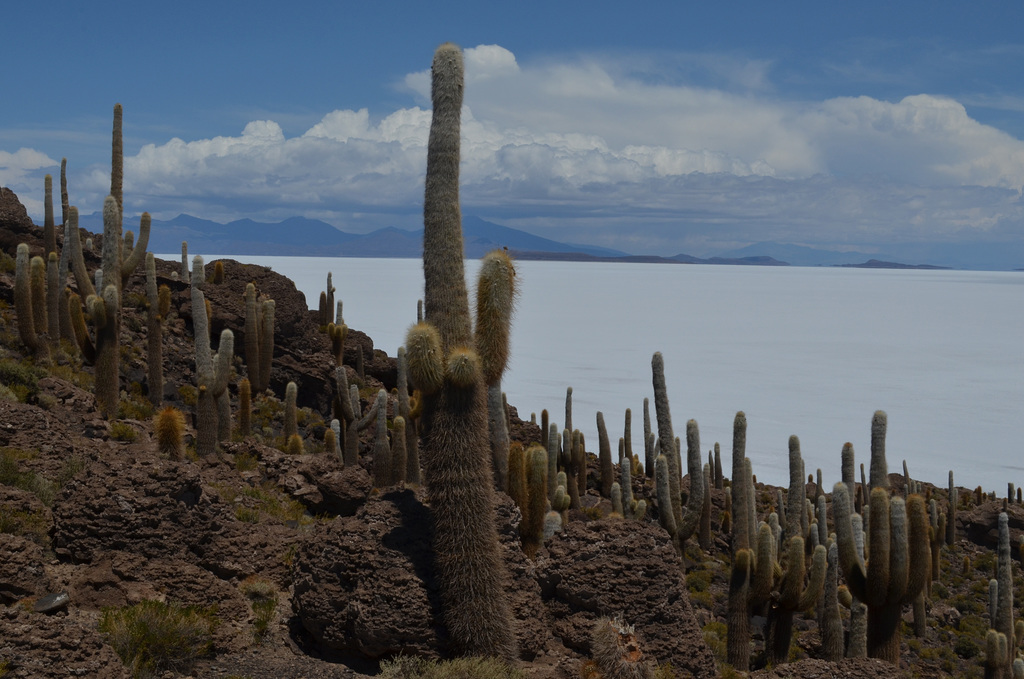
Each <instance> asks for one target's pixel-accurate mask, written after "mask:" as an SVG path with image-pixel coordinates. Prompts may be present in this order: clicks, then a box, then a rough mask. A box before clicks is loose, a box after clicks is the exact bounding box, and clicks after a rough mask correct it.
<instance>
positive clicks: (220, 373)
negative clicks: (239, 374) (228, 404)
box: [212, 328, 235, 397]
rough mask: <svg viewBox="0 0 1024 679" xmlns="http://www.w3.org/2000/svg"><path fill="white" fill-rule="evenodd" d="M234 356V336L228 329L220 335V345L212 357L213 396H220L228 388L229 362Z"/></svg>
mask: <svg viewBox="0 0 1024 679" xmlns="http://www.w3.org/2000/svg"><path fill="white" fill-rule="evenodd" d="M234 356H235V335H234V333H233V332H231V330H229V329H228V328H224V330H222V331H221V333H220V345H219V346H218V347H217V354H216V356H215V357H214V365H215V366H216V368H215V369H214V373H213V385H212V390H213V394H214V396H218V397H219V396H220V395H221V394H222V393H224V390H225V389H227V387H228V380H229V379H230V377H231V361H232V359H233V358H234Z"/></svg>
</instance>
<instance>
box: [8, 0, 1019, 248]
mask: <svg viewBox="0 0 1024 679" xmlns="http://www.w3.org/2000/svg"><path fill="white" fill-rule="evenodd" d="M437 5H438V3H430V4H427V3H391V2H377V3H338V2H298V3H294V4H290V5H286V4H283V3H270V2H261V1H258V0H255V1H250V2H245V3H241V2H216V3H209V2H204V3H199V2H190V1H184V2H175V3H114V2H91V3H81V2H48V3H12V4H11V5H10V6H5V8H4V17H3V20H4V24H5V27H6V28H7V30H5V32H4V33H5V40H4V41H3V42H2V43H0V59H2V63H3V69H4V92H5V101H4V104H3V105H2V106H0V184H2V185H4V186H8V187H10V188H13V189H14V190H15V191H16V192H17V193H18V195H19V196H20V197H21V199H22V201H23V202H24V203H25V204H26V206H27V207H28V209H29V212H30V214H32V215H33V216H34V217H35V218H36V220H37V221H41V217H42V193H43V191H42V185H43V180H42V178H43V175H44V174H46V173H52V174H53V175H54V176H55V177H56V175H57V174H58V172H59V163H60V159H61V157H62V156H66V157H67V158H68V162H69V186H70V193H71V202H72V203H73V204H76V205H78V206H79V208H80V210H82V211H83V212H86V213H89V212H93V211H95V210H99V209H100V207H101V205H102V199H103V196H104V194H105V192H106V191H107V190H108V188H109V157H110V155H109V154H110V151H109V144H110V121H111V110H112V107H113V104H114V103H115V102H121V103H122V104H123V105H124V110H125V119H124V133H125V156H126V171H125V201H126V204H127V206H128V208H127V210H128V212H131V213H138V212H141V211H143V210H148V211H149V212H151V213H152V214H153V215H154V216H156V217H158V218H170V217H173V216H174V215H176V214H178V213H180V212H188V213H190V214H193V215H196V216H200V217H205V218H209V219H215V220H218V221H228V220H230V219H235V218H240V217H250V218H253V219H257V220H262V221H276V220H278V219H283V218H286V217H289V216H293V215H304V216H308V217H313V218H319V219H323V220H324V221H327V222H329V223H331V224H334V225H335V226H338V227H339V228H343V229H344V230H347V231H352V232H366V231H370V230H372V229H375V228H379V227H382V226H389V225H394V226H399V227H401V228H410V229H411V228H417V227H418V226H419V225H420V209H421V205H422V195H421V193H422V181H423V179H422V174H423V171H424V168H425V143H426V133H427V127H428V125H429V108H430V107H429V99H428V96H427V95H428V78H427V69H429V65H430V59H431V56H432V53H433V50H434V49H435V48H436V47H437V45H439V44H440V43H441V42H444V41H446V40H451V41H453V42H456V43H458V44H460V45H461V46H462V47H463V48H465V49H466V63H467V85H466V105H467V110H466V112H465V115H464V129H463V137H464V141H463V178H462V179H463V192H462V197H463V209H464V212H465V213H466V214H476V215H479V216H481V217H484V218H485V219H490V220H492V221H496V222H499V223H502V224H505V225H508V226H513V227H517V228H522V229H525V230H527V231H531V232H533V233H537V234H538V235H542V236H546V237H551V238H557V239H560V240H570V241H576V242H588V243H593V244H597V245H603V246H607V247H614V248H618V249H621V250H624V251H628V252H631V253H638V254H639V253H658V254H675V253H677V252H688V253H690V254H698V255H702V254H703V255H706V254H715V253H717V252H721V251H725V250H728V249H730V248H738V247H742V246H744V245H748V244H750V243H756V242H759V241H768V240H775V241H780V242H790V243H798V244H804V245H810V246H813V247H819V248H828V249H857V250H861V251H865V252H876V251H877V252H885V251H887V250H892V249H893V248H894V247H895V246H896V245H898V244H906V243H933V244H946V245H957V244H961V243H963V244H976V243H1011V244H1016V245H1020V246H1024V202H1022V199H1021V188H1022V186H1024V141H1022V140H1024V81H1022V79H1021V78H1020V73H1021V66H1020V65H1021V63H1024V37H1022V36H1021V34H1020V27H1021V26H1022V25H1024V4H1022V3H1019V2H1014V3H985V4H980V5H978V4H976V5H973V7H969V6H966V4H964V3H946V2H941V3H940V2H913V1H911V2H900V3H891V2H884V3H883V2H858V3H767V2H735V3H701V4H699V5H696V4H695V5H693V6H689V3H678V2H673V3H669V2H649V3H642V4H640V5H639V8H634V9H627V8H626V7H625V5H624V3H621V2H614V3H613V2H561V3H550V2H544V3H540V2H519V3H501V4H500V5H498V4H495V3H481V2H472V3H470V2H455V3H444V6H443V7H439V6H437ZM12 28H15V30H11V29H12ZM1019 266H1024V262H1022V263H1021V264H1020V265H1019Z"/></svg>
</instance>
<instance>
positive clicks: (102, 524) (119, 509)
mask: <svg viewBox="0 0 1024 679" xmlns="http://www.w3.org/2000/svg"><path fill="white" fill-rule="evenodd" d="M217 511H218V510H217V508H215V507H213V506H212V504H211V500H210V498H209V497H206V496H204V495H203V488H202V479H201V477H200V474H199V469H198V467H197V465H195V464H193V463H190V462H187V461H184V462H176V461H172V460H160V459H152V458H150V459H143V460H139V461H137V462H133V461H132V460H131V459H124V460H114V461H111V462H106V461H104V462H96V463H93V464H92V466H91V467H90V468H89V470H88V473H86V474H83V475H81V476H79V477H78V478H76V479H75V480H73V481H71V482H70V483H69V484H68V485H67V486H65V487H64V489H63V490H62V491H61V495H60V498H59V499H58V501H57V503H56V504H55V506H54V509H53V524H54V528H53V547H54V552H55V553H56V554H57V556H58V557H60V558H62V559H69V560H71V561H73V562H75V563H88V562H92V561H94V560H95V559H97V558H100V557H101V556H102V555H103V554H104V553H105V552H108V551H111V550H120V551H131V552H134V553H137V554H141V555H143V556H145V557H147V558H157V557H174V558H186V555H187V554H188V553H189V548H190V546H191V545H194V544H197V543H201V542H205V541H206V540H208V539H209V537H210V534H211V533H213V532H214V531H215V530H216V528H217V527H218V525H217V521H216V519H215V515H216V514H217Z"/></svg>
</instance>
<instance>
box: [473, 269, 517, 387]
mask: <svg viewBox="0 0 1024 679" xmlns="http://www.w3.org/2000/svg"><path fill="white" fill-rule="evenodd" d="M515 280H516V271H515V267H514V266H513V264H512V260H511V259H510V258H509V256H508V253H507V252H504V251H503V250H494V251H492V252H489V253H487V254H486V255H485V256H484V258H483V263H482V264H481V265H480V274H479V276H478V281H477V288H476V333H475V335H476V337H475V342H476V350H477V353H479V354H480V361H481V364H482V366H483V371H484V383H485V384H487V385H488V386H491V385H494V384H496V383H498V382H499V381H500V380H501V376H502V374H503V373H504V372H505V367H506V366H507V365H508V355H509V334H510V331H511V324H512V313H513V311H514V309H515V298H516V293H517V291H516V286H515Z"/></svg>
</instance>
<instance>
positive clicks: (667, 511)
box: [654, 455, 677, 539]
mask: <svg viewBox="0 0 1024 679" xmlns="http://www.w3.org/2000/svg"><path fill="white" fill-rule="evenodd" d="M669 474H671V467H670V465H669V463H668V459H667V458H666V457H665V456H664V455H659V456H658V458H657V459H656V460H655V462H654V479H655V485H656V489H657V495H658V521H659V522H661V527H662V528H664V529H665V530H666V531H668V534H669V535H671V536H672V537H673V539H674V538H675V536H676V532H677V527H676V517H675V512H673V511H672V499H671V498H670V497H669V495H670V493H671V491H670V487H669V480H668V477H669Z"/></svg>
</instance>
